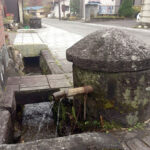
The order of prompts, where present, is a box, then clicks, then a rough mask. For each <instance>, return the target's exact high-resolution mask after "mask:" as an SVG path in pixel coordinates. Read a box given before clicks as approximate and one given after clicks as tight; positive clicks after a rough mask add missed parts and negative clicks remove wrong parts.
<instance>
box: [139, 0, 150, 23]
mask: <svg viewBox="0 0 150 150" xmlns="http://www.w3.org/2000/svg"><path fill="white" fill-rule="evenodd" d="M140 22H141V23H142V24H148V25H150V0H143V5H142V9H141V19H140Z"/></svg>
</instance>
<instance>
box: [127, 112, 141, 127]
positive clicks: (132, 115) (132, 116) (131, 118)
mask: <svg viewBox="0 0 150 150" xmlns="http://www.w3.org/2000/svg"><path fill="white" fill-rule="evenodd" d="M126 120H127V122H128V124H129V125H130V126H134V125H135V124H137V122H138V120H139V118H138V112H137V111H136V112H135V113H130V114H129V115H128V116H126Z"/></svg>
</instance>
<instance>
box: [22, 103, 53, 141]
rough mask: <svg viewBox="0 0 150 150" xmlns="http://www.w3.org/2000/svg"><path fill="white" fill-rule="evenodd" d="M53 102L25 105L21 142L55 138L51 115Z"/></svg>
mask: <svg viewBox="0 0 150 150" xmlns="http://www.w3.org/2000/svg"><path fill="white" fill-rule="evenodd" d="M52 107H53V102H51V103H50V102H43V103H35V104H26V105H25V106H24V109H23V118H22V126H23V131H25V133H24V134H23V136H22V139H23V141H33V140H37V139H43V138H44V139H46V138H52V137H54V136H55V130H54V121H53V113H52Z"/></svg>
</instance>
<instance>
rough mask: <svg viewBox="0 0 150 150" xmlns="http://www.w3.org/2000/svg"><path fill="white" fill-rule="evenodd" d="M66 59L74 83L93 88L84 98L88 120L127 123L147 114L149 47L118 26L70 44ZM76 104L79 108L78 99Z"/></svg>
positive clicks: (149, 100) (149, 111)
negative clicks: (71, 67) (71, 70)
mask: <svg viewBox="0 0 150 150" xmlns="http://www.w3.org/2000/svg"><path fill="white" fill-rule="evenodd" d="M67 59H68V60H69V61H71V62H73V80H74V87H80V86H85V85H91V86H93V88H94V92H93V93H92V94H90V95H89V96H88V98H87V118H88V119H89V120H93V119H96V120H97V119H99V118H100V116H101V117H102V118H103V119H104V120H106V121H110V122H115V123H117V124H119V125H121V126H124V127H126V126H134V125H136V124H137V123H138V122H143V121H146V120H148V119H149V118H150V47H148V46H147V45H145V43H142V42H141V41H139V40H137V39H135V38H134V37H131V36H130V35H129V34H127V33H125V32H123V31H120V30H116V29H107V30H103V31H97V32H95V33H92V34H90V35H88V36H87V37H85V38H84V39H82V40H81V41H79V42H78V43H76V44H75V45H74V46H72V47H71V48H69V49H68V50H67ZM76 98H77V99H80V101H82V100H84V97H82V96H80V97H76ZM82 102H83V101H82ZM75 105H76V109H77V110H76V111H78V106H79V102H78V101H76V104H75Z"/></svg>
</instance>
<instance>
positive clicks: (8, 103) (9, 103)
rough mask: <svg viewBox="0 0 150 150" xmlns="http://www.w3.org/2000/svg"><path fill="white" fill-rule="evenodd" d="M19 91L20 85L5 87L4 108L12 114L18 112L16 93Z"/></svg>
mask: <svg viewBox="0 0 150 150" xmlns="http://www.w3.org/2000/svg"><path fill="white" fill-rule="evenodd" d="M18 91H19V85H7V86H6V87H5V91H4V96H3V101H2V107H4V108H7V109H8V110H9V111H10V112H11V113H12V114H13V113H15V111H16V101H15V92H18Z"/></svg>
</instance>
